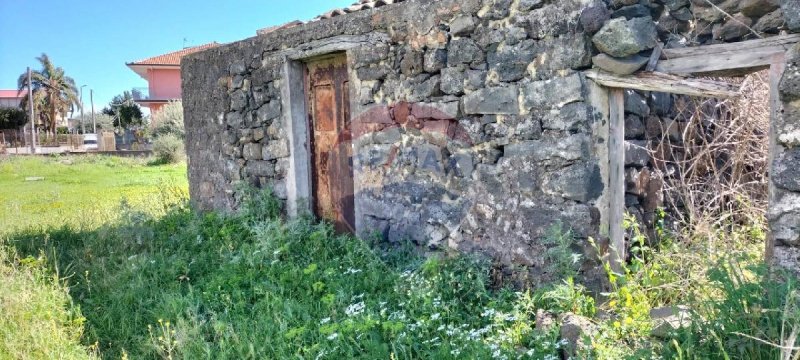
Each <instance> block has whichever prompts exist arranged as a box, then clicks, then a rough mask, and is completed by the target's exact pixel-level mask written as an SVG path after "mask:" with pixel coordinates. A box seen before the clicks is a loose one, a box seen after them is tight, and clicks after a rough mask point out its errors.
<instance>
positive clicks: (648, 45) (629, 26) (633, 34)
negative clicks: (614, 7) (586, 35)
mask: <svg viewBox="0 0 800 360" xmlns="http://www.w3.org/2000/svg"><path fill="white" fill-rule="evenodd" d="M657 40H658V34H657V33H656V25H655V23H654V22H653V20H652V19H651V18H649V17H639V18H634V19H630V20H626V19H623V18H617V19H612V20H610V21H608V22H607V23H606V24H605V25H604V26H603V27H602V28H601V29H600V31H598V32H597V34H595V35H594V37H593V38H592V41H593V42H594V45H595V46H597V48H598V49H599V50H600V51H602V52H604V53H606V54H609V55H611V56H614V57H626V56H630V55H634V54H637V53H639V52H641V51H644V50H648V49H652V48H653V47H655V45H656V41H657Z"/></svg>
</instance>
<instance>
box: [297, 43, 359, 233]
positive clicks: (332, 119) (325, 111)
mask: <svg viewBox="0 0 800 360" xmlns="http://www.w3.org/2000/svg"><path fill="white" fill-rule="evenodd" d="M306 94H307V96H308V99H307V100H308V101H306V104H308V115H309V129H311V132H312V134H311V158H312V159H311V161H312V167H313V169H312V186H313V195H314V199H313V202H314V203H313V209H314V212H315V214H316V215H317V216H318V217H320V218H322V219H325V220H328V221H331V222H332V223H333V224H334V226H335V227H336V230H337V231H338V232H341V233H345V232H349V233H354V232H355V212H354V201H353V149H352V142H351V138H350V137H351V136H350V91H349V82H348V76H347V61H346V57H345V56H344V55H341V56H335V57H330V58H326V59H322V60H318V61H314V62H310V63H308V65H307V67H306Z"/></svg>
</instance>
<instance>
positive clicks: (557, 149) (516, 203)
mask: <svg viewBox="0 0 800 360" xmlns="http://www.w3.org/2000/svg"><path fill="white" fill-rule="evenodd" d="M583 7H584V4H583V2H581V1H566V2H558V3H552V4H545V3H543V2H541V1H513V2H512V1H509V0H505V1H504V0H498V1H491V0H485V1H479V0H468V1H454V0H453V1H438V2H431V1H409V2H406V3H402V4H397V5H392V6H385V7H383V8H380V9H378V10H374V11H361V12H357V13H353V14H349V15H347V16H341V17H336V18H333V19H329V20H322V21H315V22H311V23H308V24H306V25H303V26H299V27H295V28H291V29H287V30H281V31H280V32H278V33H273V34H268V35H263V36H259V37H256V38H252V39H247V40H244V41H241V42H238V43H234V44H230V45H227V46H221V47H219V48H216V49H213V50H212V51H206V52H202V53H199V54H195V55H192V56H189V57H187V58H186V59H185V60H184V62H183V74H184V84H183V86H184V98H185V100H184V101H185V102H184V104H185V106H186V109H187V113H186V122H187V124H186V125H187V128H188V129H190V131H189V133H188V136H187V141H188V153H189V155H190V159H189V167H190V169H191V170H190V178H191V187H190V190H191V195H192V198H193V201H194V203H195V204H196V205H197V206H199V207H201V208H204V209H210V208H223V209H233V208H235V207H236V206H237V203H236V198H235V193H236V192H235V188H236V186H237V185H236V183H237V182H244V183H247V184H252V185H256V186H260V187H268V186H269V187H272V188H273V189H274V190H275V192H276V194H277V195H278V196H279V197H281V198H284V199H286V198H288V197H289V196H288V193H289V192H290V190H289V189H290V188H291V186H293V185H292V184H291V180H290V181H288V182H289V184H287V177H289V174H291V173H292V171H291V169H290V167H291V165H290V163H291V160H290V159H291V156H290V152H289V148H290V147H291V146H290V137H291V134H287V129H288V128H289V127H290V126H289V124H290V123H291V121H292V120H291V119H290V118H288V117H289V115H288V111H287V107H289V106H291V104H290V103H289V102H288V100H287V99H284V98H283V97H285V96H286V95H285V94H282V92H281V87H282V86H283V85H285V84H286V79H285V77H286V73H285V65H286V62H287V61H300V60H302V59H303V57H304V56H306V55H308V56H309V57H311V56H314V55H316V54H318V53H320V52H322V51H321V50H319V49H320V48H329V49H331V50H344V51H345V52H346V54H347V57H348V63H349V64H348V65H349V66H350V68H351V78H352V79H351V80H352V81H351V84H352V85H351V87H352V88H353V89H352V92H351V99H353V100H352V103H353V104H352V105H351V107H352V109H353V111H352V113H353V127H354V129H353V132H354V133H356V135H355V139H354V140H353V141H354V145H355V155H354V158H355V159H354V162H355V164H356V166H355V170H354V171H355V174H354V177H355V179H356V215H357V224H358V231H359V233H361V235H370V234H373V233H378V234H380V235H381V236H382V237H384V238H385V239H386V240H388V241H400V240H403V239H410V240H412V241H414V242H415V243H417V244H419V245H423V246H427V247H429V248H432V249H440V248H445V247H449V248H453V249H458V250H463V251H480V252H483V253H487V254H490V255H491V256H493V257H494V258H496V259H498V260H500V261H503V262H505V263H516V264H521V265H525V266H528V267H530V268H531V269H532V270H533V272H534V273H537V274H541V275H543V276H544V275H546V273H547V266H546V265H547V264H546V259H545V257H544V256H543V254H544V253H545V252H546V250H547V247H548V245H546V244H545V241H543V240H542V239H543V238H544V237H545V236H546V234H547V232H548V231H549V230H550V229H551V228H552V227H553V226H554V224H557V223H562V224H563V225H564V228H565V229H571V230H572V231H573V232H574V233H575V235H576V236H577V237H578V238H580V239H584V240H585V239H587V238H588V237H589V236H593V237H595V238H600V221H601V218H600V217H601V211H600V210H599V206H600V205H599V199H600V197H601V195H602V193H603V190H604V188H605V186H604V180H603V179H604V176H603V175H602V168H603V167H604V166H605V165H603V164H601V163H602V162H601V161H600V159H601V157H602V156H601V155H600V152H602V151H604V150H603V144H604V142H603V140H602V136H604V135H598V134H602V131H600V130H599V129H600V128H601V127H602V126H603V125H604V124H603V123H602V122H601V121H600V119H602V118H603V115H602V114H600V113H597V111H598V110H597V109H595V108H593V107H592V106H591V105H590V104H589V99H590V96H591V93H590V90H589V86H588V84H587V80H586V79H585V78H584V77H583V76H582V75H581V74H580V70H583V69H587V68H589V67H590V65H591V53H592V49H591V38H590V37H589V36H587V35H586V34H585V33H584V32H583V31H582V26H581V25H580V20H579V18H580V14H581V10H582V9H583ZM304 54H305V55H304ZM294 59H298V60H294ZM287 185H288V186H287ZM584 245H585V244H584V243H578V244H576V251H581V247H582V246H584Z"/></svg>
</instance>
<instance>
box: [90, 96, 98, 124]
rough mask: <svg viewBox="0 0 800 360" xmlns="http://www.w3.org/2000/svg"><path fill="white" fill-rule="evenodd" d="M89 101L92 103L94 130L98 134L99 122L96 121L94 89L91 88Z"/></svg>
mask: <svg viewBox="0 0 800 360" xmlns="http://www.w3.org/2000/svg"><path fill="white" fill-rule="evenodd" d="M89 101H90V102H91V103H92V132H93V133H94V134H97V123H95V122H94V90H93V89H89Z"/></svg>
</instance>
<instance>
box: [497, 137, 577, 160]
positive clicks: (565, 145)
mask: <svg viewBox="0 0 800 360" xmlns="http://www.w3.org/2000/svg"><path fill="white" fill-rule="evenodd" d="M589 145H590V140H589V137H588V136H586V135H585V134H574V135H570V136H567V137H564V138H558V139H554V138H547V139H540V140H528V141H520V142H516V143H511V144H509V145H506V146H505V148H504V156H506V157H530V158H532V159H533V160H534V161H537V162H545V161H551V160H557V159H562V160H566V161H575V160H580V159H583V158H586V157H587V156H588V153H589Z"/></svg>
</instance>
